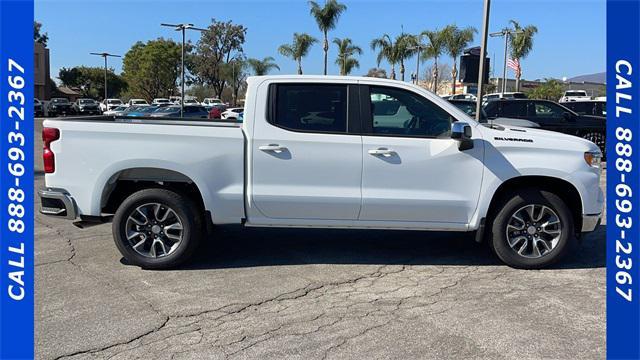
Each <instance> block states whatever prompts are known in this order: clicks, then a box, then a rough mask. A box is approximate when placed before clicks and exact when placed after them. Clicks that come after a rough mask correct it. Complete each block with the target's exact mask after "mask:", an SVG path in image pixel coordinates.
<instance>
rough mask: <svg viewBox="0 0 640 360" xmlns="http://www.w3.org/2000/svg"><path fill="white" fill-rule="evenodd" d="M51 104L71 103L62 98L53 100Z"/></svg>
mask: <svg viewBox="0 0 640 360" xmlns="http://www.w3.org/2000/svg"><path fill="white" fill-rule="evenodd" d="M51 102H52V103H54V104H66V103H68V102H69V100H67V99H62V98H55V99H51Z"/></svg>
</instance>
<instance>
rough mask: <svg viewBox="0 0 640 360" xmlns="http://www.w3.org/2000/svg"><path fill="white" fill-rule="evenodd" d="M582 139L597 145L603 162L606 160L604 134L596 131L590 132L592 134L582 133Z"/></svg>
mask: <svg viewBox="0 0 640 360" xmlns="http://www.w3.org/2000/svg"><path fill="white" fill-rule="evenodd" d="M582 138H583V139H586V140H589V141H591V142H592V143H594V144H596V145H598V148H600V151H601V152H602V158H603V160H604V159H606V155H607V153H606V151H607V141H606V135H605V134H604V133H601V132H598V131H592V132H588V133H584V134H583V135H582Z"/></svg>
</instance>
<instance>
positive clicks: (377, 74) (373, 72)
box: [365, 68, 387, 79]
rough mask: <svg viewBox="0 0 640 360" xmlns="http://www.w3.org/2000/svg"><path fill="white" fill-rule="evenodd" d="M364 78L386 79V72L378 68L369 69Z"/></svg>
mask: <svg viewBox="0 0 640 360" xmlns="http://www.w3.org/2000/svg"><path fill="white" fill-rule="evenodd" d="M365 76H367V77H374V78H382V79H384V78H386V77H387V71H386V70H385V69H380V68H371V69H369V71H367V73H366V74H365Z"/></svg>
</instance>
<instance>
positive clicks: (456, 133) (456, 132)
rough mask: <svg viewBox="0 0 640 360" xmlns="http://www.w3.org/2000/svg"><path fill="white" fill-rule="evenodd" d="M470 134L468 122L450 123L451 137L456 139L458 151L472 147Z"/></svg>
mask: <svg viewBox="0 0 640 360" xmlns="http://www.w3.org/2000/svg"><path fill="white" fill-rule="evenodd" d="M471 135H472V132H471V126H470V125H469V124H467V123H465V122H461V121H456V122H454V123H453V124H451V138H452V139H454V140H457V141H458V149H459V150H460V151H464V150H469V149H471V148H473V140H472V139H471Z"/></svg>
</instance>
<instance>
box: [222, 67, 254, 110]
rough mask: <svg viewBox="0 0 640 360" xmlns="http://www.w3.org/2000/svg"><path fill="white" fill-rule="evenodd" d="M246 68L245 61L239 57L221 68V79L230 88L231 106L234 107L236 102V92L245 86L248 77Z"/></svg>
mask: <svg viewBox="0 0 640 360" xmlns="http://www.w3.org/2000/svg"><path fill="white" fill-rule="evenodd" d="M248 67H249V65H248V63H247V60H246V59H244V58H243V57H242V56H240V55H239V56H236V57H234V58H233V59H231V60H229V62H227V63H226V64H225V65H224V66H223V68H222V74H223V77H224V79H225V80H226V81H227V83H228V84H229V86H230V87H231V105H232V106H236V103H237V100H238V92H239V91H240V89H241V88H243V87H244V85H245V81H246V80H247V75H248V74H247V68H248ZM220 95H222V94H220Z"/></svg>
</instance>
